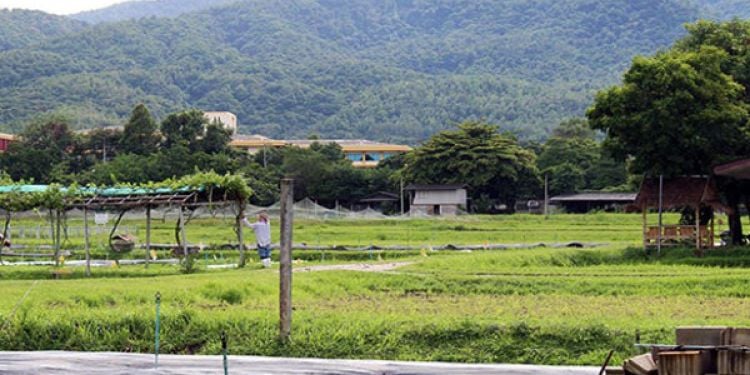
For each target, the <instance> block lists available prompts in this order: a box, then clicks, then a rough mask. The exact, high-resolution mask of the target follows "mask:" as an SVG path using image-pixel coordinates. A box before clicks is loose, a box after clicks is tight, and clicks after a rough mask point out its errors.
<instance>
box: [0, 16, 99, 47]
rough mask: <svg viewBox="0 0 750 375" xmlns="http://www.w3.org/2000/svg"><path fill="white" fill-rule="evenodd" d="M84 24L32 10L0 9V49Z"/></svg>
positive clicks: (61, 32)
mask: <svg viewBox="0 0 750 375" xmlns="http://www.w3.org/2000/svg"><path fill="white" fill-rule="evenodd" d="M84 27H85V24H84V23H82V22H79V21H75V20H71V19H70V18H67V17H61V16H54V15H51V14H47V13H43V12H38V11H32V10H20V9H16V10H7V9H0V51H7V50H11V49H15V48H22V47H27V46H31V45H34V44H37V43H39V42H42V41H45V40H49V39H50V38H53V37H57V36H60V35H63V34H67V33H71V32H75V31H79V30H82V29H83V28H84Z"/></svg>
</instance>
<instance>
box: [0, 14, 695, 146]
mask: <svg viewBox="0 0 750 375" xmlns="http://www.w3.org/2000/svg"><path fill="white" fill-rule="evenodd" d="M217 1H220V0H217ZM706 1H707V0H706ZM175 3H176V2H175V1H174V0H160V1H155V2H153V3H151V2H149V4H147V5H148V6H153V5H156V4H175ZM180 3H183V2H180ZM193 3H194V4H197V3H198V2H193ZM193 3H189V2H188V3H185V4H193ZM138 4H139V3H133V4H125V5H127V6H132V7H136V6H138ZM144 4H146V3H143V4H141V5H144ZM110 9H111V8H110ZM186 9H187V8H186ZM145 14H149V15H153V13H145ZM701 14H702V13H701V8H700V7H699V6H698V5H696V4H694V3H688V2H685V1H682V0H667V1H652V0H630V1H620V0H533V1H529V0H504V1H497V0H247V1H242V2H238V3H234V4H231V5H224V6H219V7H213V8H209V9H204V10H201V11H199V12H193V13H187V14H182V15H180V16H177V17H172V18H141V19H138V20H127V21H122V22H117V23H99V24H97V25H94V26H89V27H87V28H86V29H85V30H83V31H81V32H77V33H73V34H68V35H65V36H62V37H59V38H56V39H54V40H50V41H46V42H42V43H40V44H36V45H32V46H28V47H26V48H21V49H16V50H11V51H6V52H2V53H0V109H6V108H7V109H9V110H5V111H3V110H0V123H5V124H7V126H8V127H11V128H15V129H17V128H18V127H19V126H20V125H21V124H22V123H23V121H25V120H26V119H28V118H30V117H32V116H34V115H38V114H40V113H44V112H49V111H55V112H66V113H69V114H70V115H71V117H73V118H74V119H75V120H76V121H77V123H76V124H75V125H76V126H78V127H90V126H100V125H111V124H121V123H122V119H123V118H124V117H126V116H127V114H128V113H129V111H130V110H131V109H132V107H133V106H134V105H135V104H137V103H139V102H144V103H146V104H147V105H148V106H149V108H150V109H152V111H153V113H154V114H156V115H157V116H162V115H164V114H165V113H168V112H172V111H175V110H179V109H182V108H184V107H188V106H195V107H199V108H202V109H216V110H229V111H233V112H235V113H237V114H238V116H239V120H240V123H241V128H242V131H243V132H245V133H251V132H252V133H262V134H266V135H268V136H273V137H305V136H307V135H309V134H311V133H317V134H320V135H321V136H324V137H367V138H373V139H379V140H388V141H399V142H410V143H414V142H418V141H421V140H423V139H425V138H426V137H427V136H428V135H430V134H432V133H434V132H436V131H438V130H441V129H445V128H448V127H451V126H453V125H454V124H455V123H458V122H461V121H463V120H467V119H484V120H486V121H488V122H491V123H496V124H499V125H501V127H502V128H503V129H505V130H510V131H514V132H517V133H518V134H519V135H520V136H521V137H522V138H527V139H538V138H542V137H544V136H545V135H546V133H547V131H548V130H549V129H551V128H552V127H554V126H555V125H556V124H557V123H559V121H560V120H561V119H563V118H567V117H572V116H581V115H582V114H583V111H584V109H585V108H586V107H587V106H588V105H589V104H590V103H591V99H592V96H593V93H594V92H595V91H596V90H598V89H601V88H603V87H606V86H608V85H610V84H613V83H615V82H617V80H618V79H619V77H620V74H621V73H622V71H623V70H624V69H625V67H627V66H628V64H629V62H630V60H631V59H632V57H633V56H634V55H637V54H647V53H652V52H654V51H656V50H658V49H659V48H663V47H666V46H668V45H669V44H671V43H672V42H673V41H674V40H675V39H677V38H678V37H680V36H681V35H683V34H684V31H683V28H682V25H683V24H684V23H686V22H690V21H693V20H695V19H697V18H699V17H700V16H701Z"/></svg>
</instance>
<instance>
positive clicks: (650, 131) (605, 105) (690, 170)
mask: <svg viewBox="0 0 750 375" xmlns="http://www.w3.org/2000/svg"><path fill="white" fill-rule="evenodd" d="M687 28H688V31H689V35H688V36H687V37H685V38H684V39H682V40H681V41H679V42H677V43H676V44H675V46H674V47H673V48H672V49H670V50H669V51H665V52H662V53H659V54H657V55H655V56H652V57H638V58H636V59H635V60H634V61H633V65H632V66H631V68H630V69H629V70H628V72H627V73H626V74H625V77H624V79H623V84H622V85H620V86H617V87H613V88H611V89H609V90H606V91H604V92H601V93H599V94H598V95H597V97H596V101H595V103H594V105H593V106H592V107H591V108H590V109H589V111H588V117H589V119H590V120H591V124H592V126H593V127H594V128H595V129H599V130H602V131H604V132H606V134H607V139H606V141H605V147H606V148H607V149H608V150H610V151H611V152H612V153H613V154H614V155H615V156H616V157H618V158H620V159H625V158H630V159H631V160H630V165H631V167H632V171H633V172H636V173H645V174H650V175H657V174H664V175H667V176H670V175H685V174H709V173H711V167H712V166H713V165H715V164H717V163H720V162H724V161H728V160H730V159H736V158H740V157H747V155H748V154H750V146H748V145H750V123H749V119H748V108H750V95H748V93H749V92H750V91H749V90H750V74H748V72H749V70H748V69H750V68H749V67H750V65H749V63H750V52H748V43H747V41H748V40H750V21H739V20H734V21H731V22H726V23H716V22H709V21H702V22H698V23H696V24H693V25H688V27H687ZM720 182H721V185H722V187H721V188H722V190H723V193H724V198H725V200H726V202H727V203H728V204H729V206H730V207H731V210H730V213H729V226H730V230H731V232H732V242H733V243H735V244H739V243H740V242H741V239H742V238H741V236H742V228H741V221H740V219H739V204H740V202H741V201H742V200H744V201H746V202H748V197H747V194H746V193H745V192H746V191H747V186H743V185H744V184H746V182H736V181H720ZM743 196H744V197H743Z"/></svg>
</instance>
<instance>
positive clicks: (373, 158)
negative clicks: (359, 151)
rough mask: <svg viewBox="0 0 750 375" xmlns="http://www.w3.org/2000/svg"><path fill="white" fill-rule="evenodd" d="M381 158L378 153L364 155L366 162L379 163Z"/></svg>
mask: <svg viewBox="0 0 750 375" xmlns="http://www.w3.org/2000/svg"><path fill="white" fill-rule="evenodd" d="M382 158H383V155H381V154H380V153H379V152H368V153H366V154H365V160H366V161H380V159H382Z"/></svg>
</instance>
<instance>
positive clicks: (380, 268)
mask: <svg viewBox="0 0 750 375" xmlns="http://www.w3.org/2000/svg"><path fill="white" fill-rule="evenodd" d="M410 264H414V262H388V263H353V264H331V265H321V266H296V267H294V268H293V269H294V272H315V271H362V272H386V271H392V270H395V269H396V268H399V267H403V266H408V265H410Z"/></svg>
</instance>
